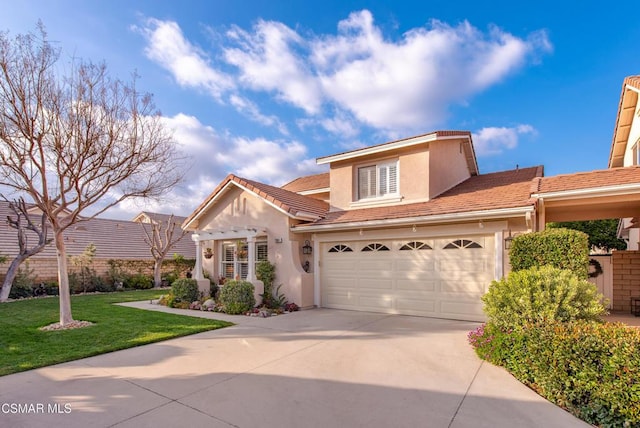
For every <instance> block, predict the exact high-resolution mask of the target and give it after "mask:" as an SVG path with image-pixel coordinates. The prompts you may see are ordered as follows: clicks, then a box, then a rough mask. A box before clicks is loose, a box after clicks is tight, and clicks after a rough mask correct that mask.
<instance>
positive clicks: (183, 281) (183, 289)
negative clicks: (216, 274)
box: [171, 278, 199, 307]
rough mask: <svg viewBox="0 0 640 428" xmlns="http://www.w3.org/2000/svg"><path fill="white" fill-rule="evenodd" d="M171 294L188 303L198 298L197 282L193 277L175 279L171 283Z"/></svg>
mask: <svg viewBox="0 0 640 428" xmlns="http://www.w3.org/2000/svg"><path fill="white" fill-rule="evenodd" d="M171 294H172V295H173V296H174V297H175V299H176V300H178V301H179V302H186V303H187V304H190V303H191V302H194V301H196V300H198V296H199V292H198V282H197V281H196V280H195V279H189V278H180V279H177V280H175V281H173V284H171ZM187 307H188V306H187Z"/></svg>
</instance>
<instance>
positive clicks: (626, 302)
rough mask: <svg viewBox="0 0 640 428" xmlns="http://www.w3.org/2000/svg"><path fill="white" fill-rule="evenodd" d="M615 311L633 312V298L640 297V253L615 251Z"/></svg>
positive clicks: (613, 259) (613, 257)
mask: <svg viewBox="0 0 640 428" xmlns="http://www.w3.org/2000/svg"><path fill="white" fill-rule="evenodd" d="M612 262H613V305H612V309H613V310H614V311H625V312H629V311H631V297H640V251H614V252H613V255H612Z"/></svg>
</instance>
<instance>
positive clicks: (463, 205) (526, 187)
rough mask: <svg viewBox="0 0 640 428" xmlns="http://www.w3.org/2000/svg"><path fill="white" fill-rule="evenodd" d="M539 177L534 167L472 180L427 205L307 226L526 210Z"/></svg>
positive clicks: (350, 214) (348, 214)
mask: <svg viewBox="0 0 640 428" xmlns="http://www.w3.org/2000/svg"><path fill="white" fill-rule="evenodd" d="M542 174H543V168H542V167H541V166H537V167H531V168H521V169H516V170H511V171H503V172H495V173H490V174H482V175H477V176H472V177H470V178H469V179H467V180H465V181H464V182H462V183H460V184H459V185H457V186H456V187H454V188H452V189H450V190H448V191H447V192H445V193H443V194H441V195H440V196H438V197H437V198H434V199H432V200H430V201H428V202H421V203H414V204H405V205H393V206H386V207H375V208H362V209H355V210H348V211H335V212H330V213H328V214H327V216H326V217H325V218H324V219H321V220H318V221H315V222H313V223H310V224H311V225H329V224H340V223H350V222H361V221H368V220H387V219H400V218H405V217H423V216H430V215H440V214H453V213H463V212H471V211H483V210H493V209H500V208H517V207H528V206H532V205H533V204H534V202H533V201H532V200H531V199H530V194H531V183H532V180H533V179H534V178H536V177H540V176H542ZM305 225H308V224H305ZM301 226H302V225H301Z"/></svg>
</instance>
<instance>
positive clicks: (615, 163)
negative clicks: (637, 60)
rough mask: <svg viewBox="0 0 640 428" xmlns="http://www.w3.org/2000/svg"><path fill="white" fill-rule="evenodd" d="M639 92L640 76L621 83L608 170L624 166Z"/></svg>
mask: <svg viewBox="0 0 640 428" xmlns="http://www.w3.org/2000/svg"><path fill="white" fill-rule="evenodd" d="M639 92H640V75H639V76H629V77H627V78H626V79H624V82H623V83H622V93H621V94H620V104H619V105H618V115H617V117H616V126H615V128H614V129H613V141H612V143H611V152H610V153H609V168H617V167H621V166H624V153H625V151H626V149H627V144H628V143H629V132H630V131H631V124H632V123H633V117H634V115H635V112H636V106H637V104H638V93H639Z"/></svg>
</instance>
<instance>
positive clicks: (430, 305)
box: [396, 298, 436, 315]
mask: <svg viewBox="0 0 640 428" xmlns="http://www.w3.org/2000/svg"><path fill="white" fill-rule="evenodd" d="M396 308H397V309H398V312H399V313H405V314H408V315H419V314H424V313H431V314H435V312H436V301H435V299H407V298H398V299H396Z"/></svg>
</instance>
